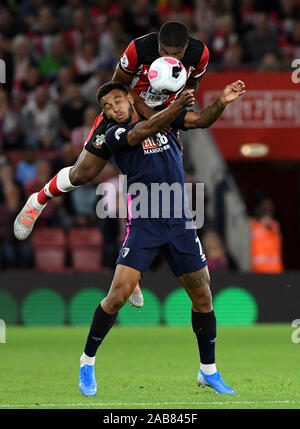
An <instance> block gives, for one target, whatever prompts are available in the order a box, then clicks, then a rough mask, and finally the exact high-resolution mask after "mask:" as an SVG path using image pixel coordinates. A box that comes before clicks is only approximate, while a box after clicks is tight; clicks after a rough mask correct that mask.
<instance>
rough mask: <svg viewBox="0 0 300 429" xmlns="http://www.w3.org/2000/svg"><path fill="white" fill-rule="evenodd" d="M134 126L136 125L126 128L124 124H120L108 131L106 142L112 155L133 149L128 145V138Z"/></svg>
mask: <svg viewBox="0 0 300 429" xmlns="http://www.w3.org/2000/svg"><path fill="white" fill-rule="evenodd" d="M133 126H134V125H132V126H126V125H124V124H120V125H115V126H113V127H112V128H110V129H109V130H108V131H107V133H106V135H105V141H106V144H107V146H108V148H109V150H110V151H111V152H112V153H116V152H120V151H122V150H131V149H132V146H130V145H129V144H128V140H127V136H128V133H129V131H130V130H131V129H132V128H133Z"/></svg>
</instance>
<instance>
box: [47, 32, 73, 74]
mask: <svg viewBox="0 0 300 429" xmlns="http://www.w3.org/2000/svg"><path fill="white" fill-rule="evenodd" d="M70 66H71V58H70V56H69V55H68V54H67V53H66V47H65V41H64V39H63V37H62V36H61V35H59V34H57V35H55V36H54V37H53V42H52V46H51V52H50V53H49V54H48V55H46V56H45V57H44V58H43V59H42V60H41V62H40V72H41V75H42V76H43V77H45V78H47V79H49V80H54V79H55V77H56V76H57V73H58V71H59V70H60V69H61V68H62V67H70Z"/></svg>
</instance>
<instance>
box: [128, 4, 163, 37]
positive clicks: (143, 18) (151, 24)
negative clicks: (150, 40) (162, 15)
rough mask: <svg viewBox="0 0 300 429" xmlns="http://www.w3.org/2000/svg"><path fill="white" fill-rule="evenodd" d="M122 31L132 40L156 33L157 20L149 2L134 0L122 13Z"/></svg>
mask: <svg viewBox="0 0 300 429" xmlns="http://www.w3.org/2000/svg"><path fill="white" fill-rule="evenodd" d="M122 22H123V23H124V30H125V31H126V33H127V34H129V35H130V36H131V38H132V39H135V38H137V37H140V35H141V34H148V33H151V32H153V31H157V30H158V28H159V20H158V17H157V14H156V13H155V12H154V9H153V6H152V4H151V2H150V0H134V1H133V2H131V3H130V7H129V8H128V9H127V8H126V9H125V11H124V12H123V17H122Z"/></svg>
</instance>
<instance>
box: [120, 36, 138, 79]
mask: <svg viewBox="0 0 300 429" xmlns="http://www.w3.org/2000/svg"><path fill="white" fill-rule="evenodd" d="M119 66H120V69H121V70H122V71H123V72H125V73H129V74H135V73H136V72H137V71H138V65H137V51H136V46H135V41H134V40H133V41H132V42H131V43H130V44H129V45H128V46H127V48H126V49H125V51H124V52H123V54H122V55H121V58H120V62H119Z"/></svg>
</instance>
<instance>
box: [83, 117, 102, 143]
mask: <svg viewBox="0 0 300 429" xmlns="http://www.w3.org/2000/svg"><path fill="white" fill-rule="evenodd" d="M102 119H103V113H101V114H100V115H99V116H97V118H96V119H95V122H94V125H93V128H92V129H91V131H90V133H89V135H88V137H87V139H86V142H88V141H89V140H90V138H91V137H92V135H93V134H94V131H95V129H96V128H97V127H98V125H99V124H100V122H101V121H102Z"/></svg>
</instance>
